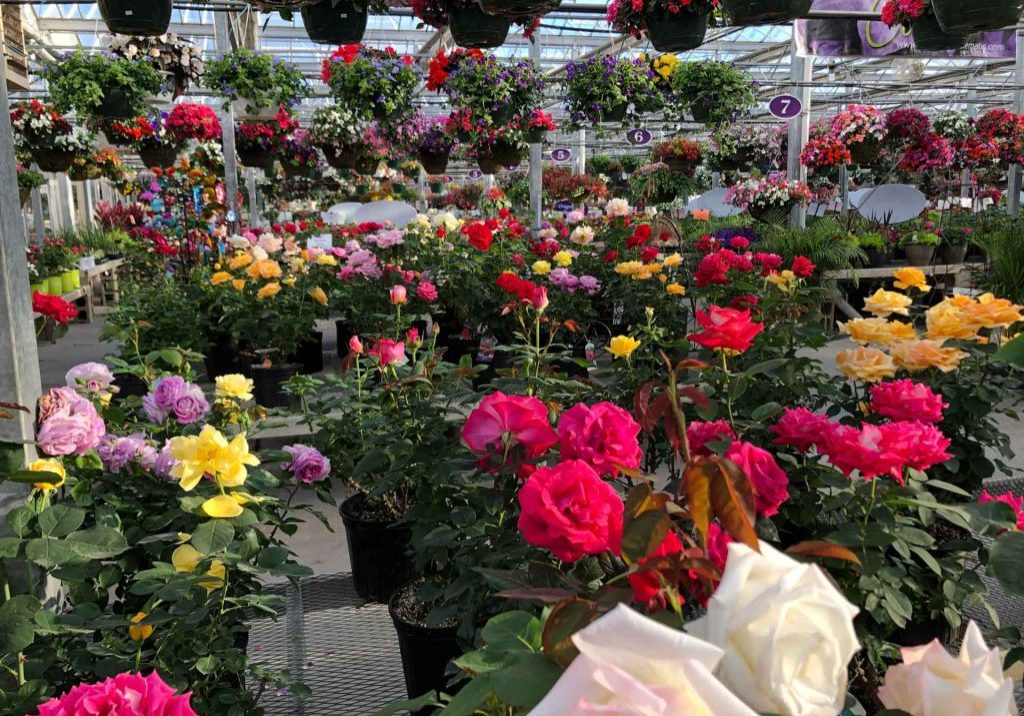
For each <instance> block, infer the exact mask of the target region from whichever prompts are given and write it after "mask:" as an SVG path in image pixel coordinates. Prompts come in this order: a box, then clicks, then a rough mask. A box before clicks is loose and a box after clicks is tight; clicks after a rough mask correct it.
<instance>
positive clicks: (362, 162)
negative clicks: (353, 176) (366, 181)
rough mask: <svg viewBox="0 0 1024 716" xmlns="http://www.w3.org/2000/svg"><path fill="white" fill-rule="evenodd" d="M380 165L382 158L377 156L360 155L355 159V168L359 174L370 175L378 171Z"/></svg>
mask: <svg viewBox="0 0 1024 716" xmlns="http://www.w3.org/2000/svg"><path fill="white" fill-rule="evenodd" d="M379 165H380V160H379V159H378V158H377V157H360V158H359V159H356V161H355V170H356V173H357V174H363V175H365V176H369V175H371V174H374V173H375V172H376V171H377V167H378V166H379Z"/></svg>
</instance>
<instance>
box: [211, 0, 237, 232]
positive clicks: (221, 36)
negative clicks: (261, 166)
mask: <svg viewBox="0 0 1024 716" xmlns="http://www.w3.org/2000/svg"><path fill="white" fill-rule="evenodd" d="M232 17H234V15H233V14H232V13H227V12H215V13H213V23H214V31H215V34H216V36H217V52H219V53H221V54H227V53H228V52H230V51H231V26H230V23H231V18H232ZM221 127H222V128H223V137H222V139H221V142H222V144H223V147H224V193H225V194H226V199H225V207H226V214H227V216H226V219H227V224H228V231H231V232H236V231H238V220H239V213H238V157H237V155H236V154H235V112H234V110H233V109H232V108H231V107H230V106H229V107H228V109H227V111H226V112H225V113H224V116H223V117H221Z"/></svg>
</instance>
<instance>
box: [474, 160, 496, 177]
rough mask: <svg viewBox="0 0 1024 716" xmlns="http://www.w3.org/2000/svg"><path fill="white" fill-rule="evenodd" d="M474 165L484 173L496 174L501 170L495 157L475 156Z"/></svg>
mask: <svg viewBox="0 0 1024 716" xmlns="http://www.w3.org/2000/svg"><path fill="white" fill-rule="evenodd" d="M476 165H477V166H478V167H480V171H482V172H483V173H484V174H497V173H498V172H500V171H501V162H500V161H498V159H497V158H495V157H477V158H476Z"/></svg>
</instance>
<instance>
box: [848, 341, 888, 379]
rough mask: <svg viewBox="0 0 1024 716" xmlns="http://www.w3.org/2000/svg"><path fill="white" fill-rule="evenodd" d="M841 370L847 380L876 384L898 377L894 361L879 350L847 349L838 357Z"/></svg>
mask: <svg viewBox="0 0 1024 716" xmlns="http://www.w3.org/2000/svg"><path fill="white" fill-rule="evenodd" d="M836 363H838V364H839V370H841V371H842V372H843V375H845V376H846V377H847V378H851V379H853V380H863V381H864V382H865V383H876V382H878V381H880V380H882V379H884V378H891V377H893V376H894V375H896V366H895V365H893V360H892V358H890V357H889V356H887V355H886V354H885V353H883V352H882V351H880V350H878V349H877V348H864V347H857V348H847V349H846V350H844V351H840V353H839V355H837V356H836Z"/></svg>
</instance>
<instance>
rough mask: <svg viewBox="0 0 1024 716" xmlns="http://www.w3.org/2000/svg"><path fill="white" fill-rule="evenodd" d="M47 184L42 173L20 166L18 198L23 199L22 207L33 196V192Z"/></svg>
mask: <svg viewBox="0 0 1024 716" xmlns="http://www.w3.org/2000/svg"><path fill="white" fill-rule="evenodd" d="M45 183H46V177H44V176H43V175H42V172H37V171H36V170H34V169H29V168H27V167H26V166H24V165H23V164H19V165H18V196H19V198H20V199H21V205H22V206H24V205H25V202H27V201H28V200H29V197H30V196H32V190H33V189H38V188H39V187H41V186H42V185H43V184H45Z"/></svg>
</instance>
